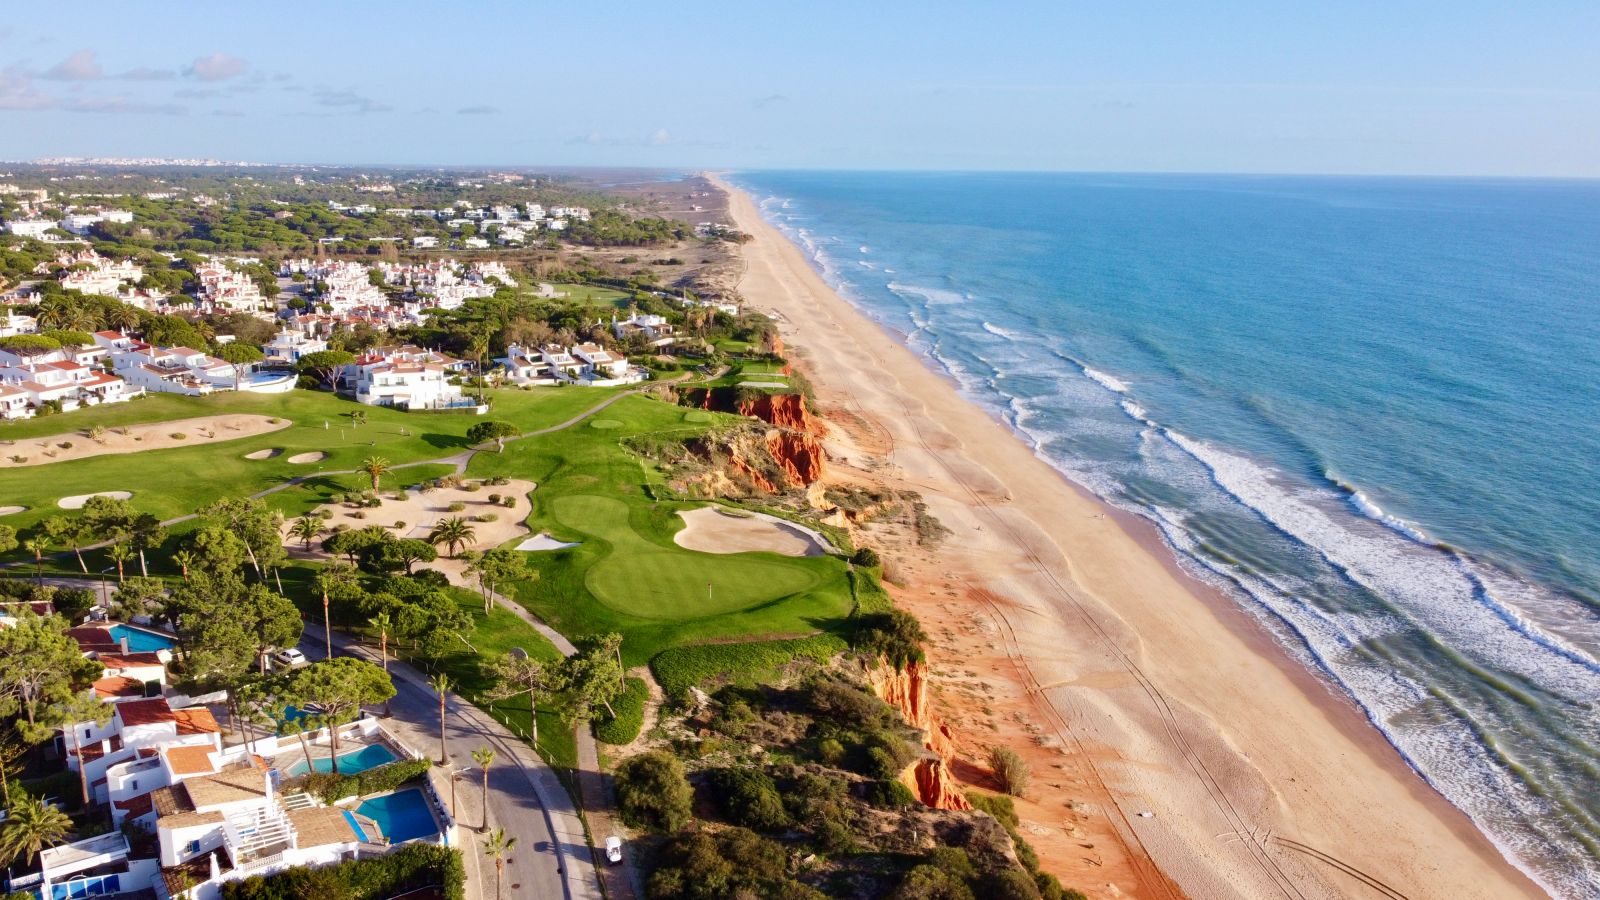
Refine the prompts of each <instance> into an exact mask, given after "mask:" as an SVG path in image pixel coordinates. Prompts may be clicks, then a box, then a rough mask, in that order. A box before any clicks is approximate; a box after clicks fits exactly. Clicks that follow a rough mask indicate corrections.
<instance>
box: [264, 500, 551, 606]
mask: <svg viewBox="0 0 1600 900" xmlns="http://www.w3.org/2000/svg"><path fill="white" fill-rule="evenodd" d="M533 488H534V484H533V482H531V481H523V480H521V479H517V478H513V479H511V481H510V483H509V484H501V485H493V486H485V487H482V488H480V489H478V490H476V491H468V490H466V489H464V488H439V489H437V490H432V491H428V492H426V493H424V492H421V491H416V490H411V491H406V499H405V500H396V499H394V496H395V494H394V490H393V488H390V489H389V490H388V491H386V492H384V493H383V495H382V496H383V505H382V506H380V507H378V508H377V509H356V508H354V507H350V506H346V505H344V504H342V503H329V504H325V505H323V506H320V507H318V508H317V509H318V510H324V509H325V510H328V511H329V512H331V513H332V514H333V517H332V518H330V519H328V520H327V524H328V525H329V526H333V525H344V526H346V527H347V528H351V529H356V528H365V527H366V526H368V525H382V526H384V527H386V528H388V529H389V530H390V531H392V532H394V535H395V537H402V538H418V539H426V538H427V535H428V531H429V530H430V529H431V528H433V526H434V524H435V523H437V522H438V521H439V520H440V519H445V518H451V517H454V516H464V517H466V518H468V519H469V520H470V519H471V517H473V516H477V515H481V514H483V513H491V514H493V515H494V517H495V520H494V521H493V522H472V529H473V540H472V543H471V544H470V545H468V546H467V547H465V548H463V549H465V550H486V549H488V548H490V547H498V546H500V545H501V544H504V543H505V542H507V541H509V540H512V539H514V538H519V537H525V536H527V535H528V529H527V527H526V526H524V525H523V522H525V521H527V518H528V514H529V513H531V512H532V511H533V504H532V502H531V501H529V499H528V494H529V492H531V491H532V490H533ZM490 494H499V495H501V496H510V497H514V498H516V505H515V506H500V505H498V504H495V503H490V502H489V495H490ZM452 503H461V504H464V506H465V508H464V509H462V510H461V511H459V512H452V511H451V510H450V504H452ZM357 513H360V514H361V517H360V518H357V517H356V514H357ZM397 522H403V523H405V527H404V528H399V529H396V528H395V527H394V525H395V523H397ZM291 524H293V523H292V520H291V521H290V522H286V523H284V534H285V538H284V543H285V544H287V545H288V546H289V548H290V552H291V553H292V554H293V555H294V556H297V557H301V558H305V559H325V558H327V554H326V553H324V552H323V551H322V547H321V540H322V539H321V538H318V539H317V540H316V541H314V542H312V544H311V549H310V550H306V549H305V546H304V544H303V543H302V542H301V541H300V540H298V539H296V538H290V537H288V536H287V535H288V526H289V525H291ZM324 537H326V535H324ZM447 552H448V551H447V549H446V548H444V547H440V548H439V554H440V555H439V559H438V560H436V561H434V562H431V563H425V564H424V565H423V568H428V569H437V570H438V571H440V572H443V573H445V574H446V575H448V576H449V577H450V580H451V581H452V582H455V583H456V584H459V585H461V586H463V587H469V588H472V589H473V590H476V589H477V586H478V582H477V579H475V578H471V577H469V576H468V575H467V574H466V567H467V564H466V563H465V562H463V561H462V560H459V559H452V558H447V557H446V556H445V555H444V554H445V553H447Z"/></svg>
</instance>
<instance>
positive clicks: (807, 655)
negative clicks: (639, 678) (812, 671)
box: [650, 634, 846, 700]
mask: <svg viewBox="0 0 1600 900" xmlns="http://www.w3.org/2000/svg"><path fill="white" fill-rule="evenodd" d="M845 649H846V646H845V642H844V641H843V640H842V639H840V638H838V637H836V636H834V635H831V634H818V635H812V636H811V637H804V638H793V639H789V640H780V641H752V642H749V643H742V644H695V645H691V646H688V647H674V648H672V649H670V650H663V651H662V652H660V653H658V654H656V657H655V658H654V659H652V660H650V671H651V672H653V673H655V676H656V683H658V684H660V685H661V689H662V690H663V691H665V692H666V694H667V696H668V697H671V698H673V699H675V700H681V699H682V698H684V697H686V696H687V695H688V693H689V689H690V688H691V687H695V686H696V685H716V684H719V683H727V682H737V683H748V682H749V681H751V680H753V679H755V678H756V677H758V676H760V675H762V674H765V673H773V672H778V671H780V670H783V669H785V668H788V667H789V666H791V665H792V664H794V663H797V662H801V661H809V662H811V663H814V664H819V665H820V664H822V663H826V662H827V661H828V660H830V659H832V658H833V657H834V656H837V655H838V654H839V653H841V652H843V651H844V650H845Z"/></svg>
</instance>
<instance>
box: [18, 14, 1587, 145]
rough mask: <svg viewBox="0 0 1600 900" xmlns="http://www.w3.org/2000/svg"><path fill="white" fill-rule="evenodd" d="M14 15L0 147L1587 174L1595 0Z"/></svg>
mask: <svg viewBox="0 0 1600 900" xmlns="http://www.w3.org/2000/svg"><path fill="white" fill-rule="evenodd" d="M8 5H9V4H8ZM15 6H16V8H13V9H8V10H7V11H6V14H5V15H4V16H0V159H9V160H25V159H33V158H38V157H46V156H159V157H204V158H219V159H229V160H244V161H251V162H268V163H349V164H439V165H443V164H459V165H493V166H502V165H505V166H509V165H525V166H541V165H544V166H575V165H594V166H651V167H663V168H743V169H761V168H826V169H941V170H987V169H1001V170H1007V169H1020V170H1070V171H1121V172H1131V171H1168V172H1259V173H1347V174H1396V175H1515V176H1561V177H1573V176H1576V177H1600V3H1597V2H1595V0H1581V2H1577V0H1574V2H1569V0H1543V2H1541V0H1533V2H1528V3H1508V2H1480V0H1453V2H1412V0H1387V2H1365V0H1343V2H1339V3H1325V4H1309V3H1293V2H1290V3H1285V2H1282V0H1272V2H1226V0H1213V2H1205V3H1199V2H1195V3H1188V4H1176V3H1172V2H1170V0H1169V2H1145V0H1119V2H1114V3H1107V2H1104V0H1095V2H1076V0H1057V2H1041V3H1031V2H991V3H966V4H955V3H939V2H923V3H916V4H911V3H900V2H895V0H883V2H873V3H860V2H852V3H832V2H816V3H792V2H791V3H782V4H767V3H762V2H759V0H756V2H751V0H746V2H743V3H709V2H696V0H679V2H676V3H671V4H662V3H638V2H629V0H608V2H605V3H591V4H571V3H567V4H556V3H548V2H520V3H511V2H494V0H476V2H457V3H440V2H438V0H429V2H419V0H388V2H383V3H376V2H343V3H327V2H319V3H298V2H292V0H279V2H275V3H255V2H241V0H230V2H228V3H215V2H210V3H200V2H194V3H170V2H161V0H146V2H140V3H128V2H126V0H118V2H104V0H79V2H75V3H71V4H52V3H26V4H16V5H15ZM580 6H582V7H584V8H578V7H580ZM1179 7H1181V8H1179ZM1317 7H1326V8H1320V9H1319V8H1317Z"/></svg>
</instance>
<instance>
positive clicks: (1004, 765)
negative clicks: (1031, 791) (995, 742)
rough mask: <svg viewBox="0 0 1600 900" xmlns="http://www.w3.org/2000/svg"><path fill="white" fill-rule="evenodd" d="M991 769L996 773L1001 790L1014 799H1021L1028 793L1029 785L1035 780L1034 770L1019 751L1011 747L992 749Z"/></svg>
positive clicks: (990, 753)
mask: <svg viewBox="0 0 1600 900" xmlns="http://www.w3.org/2000/svg"><path fill="white" fill-rule="evenodd" d="M989 768H990V770H991V771H993V772H994V777H995V780H996V781H998V782H999V783H1000V790H1002V791H1005V792H1006V793H1008V794H1010V795H1011V796H1013V797H1021V796H1023V795H1024V794H1026V793H1027V792H1028V785H1029V783H1030V782H1032V780H1033V769H1032V767H1031V766H1029V765H1028V763H1027V761H1026V760H1024V759H1023V758H1022V757H1021V756H1020V755H1019V754H1018V753H1017V751H1015V750H1013V749H1011V748H1010V747H1001V746H994V747H990V748H989Z"/></svg>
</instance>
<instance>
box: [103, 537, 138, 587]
mask: <svg viewBox="0 0 1600 900" xmlns="http://www.w3.org/2000/svg"><path fill="white" fill-rule="evenodd" d="M106 558H107V559H109V560H111V561H112V562H114V563H116V564H117V584H121V583H122V567H123V565H124V564H125V563H127V561H128V560H130V559H133V551H132V550H129V549H128V545H127V544H112V545H111V546H109V547H107V548H106Z"/></svg>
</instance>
